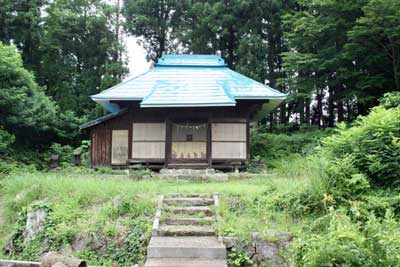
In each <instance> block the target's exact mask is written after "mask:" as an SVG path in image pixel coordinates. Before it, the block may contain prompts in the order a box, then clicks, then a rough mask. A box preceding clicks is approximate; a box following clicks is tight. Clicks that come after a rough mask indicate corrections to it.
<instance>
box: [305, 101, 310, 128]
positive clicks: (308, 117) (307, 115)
mask: <svg viewBox="0 0 400 267" xmlns="http://www.w3.org/2000/svg"><path fill="white" fill-rule="evenodd" d="M310 102H311V101H310V99H309V98H307V100H306V111H305V112H306V115H305V122H306V123H307V125H308V126H310V113H311V111H310V105H311V103H310Z"/></svg>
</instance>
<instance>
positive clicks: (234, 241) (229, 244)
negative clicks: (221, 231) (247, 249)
mask: <svg viewBox="0 0 400 267" xmlns="http://www.w3.org/2000/svg"><path fill="white" fill-rule="evenodd" d="M239 242H240V241H239V239H238V238H236V237H233V236H224V237H222V243H224V245H225V247H226V248H227V249H230V248H233V247H237V246H238V245H239Z"/></svg>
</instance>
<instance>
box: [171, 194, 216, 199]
mask: <svg viewBox="0 0 400 267" xmlns="http://www.w3.org/2000/svg"><path fill="white" fill-rule="evenodd" d="M168 197H203V198H210V197H212V195H210V194H203V193H169V194H168Z"/></svg>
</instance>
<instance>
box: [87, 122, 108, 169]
mask: <svg viewBox="0 0 400 267" xmlns="http://www.w3.org/2000/svg"><path fill="white" fill-rule="evenodd" d="M91 161H92V162H91V163H92V166H93V167H99V166H109V165H110V163H111V130H110V129H102V128H98V127H96V128H93V129H92V143H91Z"/></svg>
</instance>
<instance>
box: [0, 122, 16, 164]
mask: <svg viewBox="0 0 400 267" xmlns="http://www.w3.org/2000/svg"><path fill="white" fill-rule="evenodd" d="M14 142H15V136H14V135H13V134H10V133H9V132H7V131H5V130H3V129H2V128H1V127H0V155H1V156H0V157H2V158H3V157H5V156H7V154H8V153H10V150H11V149H10V146H11V145H12V144H13V143H14Z"/></svg>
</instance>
